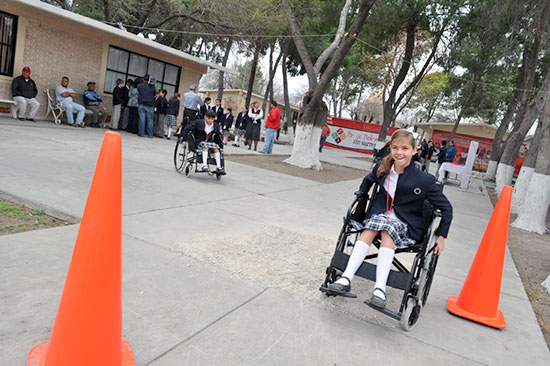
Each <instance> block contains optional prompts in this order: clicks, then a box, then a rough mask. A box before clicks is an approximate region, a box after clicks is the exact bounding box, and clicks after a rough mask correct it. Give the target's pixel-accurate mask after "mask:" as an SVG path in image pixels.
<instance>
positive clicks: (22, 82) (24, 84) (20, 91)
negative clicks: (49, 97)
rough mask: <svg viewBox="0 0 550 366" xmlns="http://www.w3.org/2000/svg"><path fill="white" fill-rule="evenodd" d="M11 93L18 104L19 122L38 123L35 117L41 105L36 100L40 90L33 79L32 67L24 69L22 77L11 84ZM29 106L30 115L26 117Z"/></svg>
mask: <svg viewBox="0 0 550 366" xmlns="http://www.w3.org/2000/svg"><path fill="white" fill-rule="evenodd" d="M11 92H12V94H13V100H15V102H16V103H17V109H18V112H19V113H18V115H19V120H21V121H24V120H25V119H26V120H27V121H32V122H36V121H35V120H34V116H36V112H38V108H39V107H40V103H38V101H37V100H36V99H35V98H36V95H37V94H38V89H37V88H36V84H35V83H34V80H33V79H31V69H30V67H24V68H23V71H22V73H21V75H19V76H18V77H16V78H15V79H13V82H12V83H11ZM27 105H29V106H30V107H31V111H30V113H29V114H28V115H27V117H25V113H26V112H27Z"/></svg>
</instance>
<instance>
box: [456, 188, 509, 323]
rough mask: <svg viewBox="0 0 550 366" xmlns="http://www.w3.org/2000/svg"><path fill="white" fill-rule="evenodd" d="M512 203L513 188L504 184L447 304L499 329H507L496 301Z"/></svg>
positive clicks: (479, 321)
mask: <svg viewBox="0 0 550 366" xmlns="http://www.w3.org/2000/svg"><path fill="white" fill-rule="evenodd" d="M511 203H512V187H511V186H504V188H503V189H502V192H501V193H500V197H499V199H498V202H497V205H496V206H495V209H494V211H493V214H492V215H491V220H489V225H488V226H487V229H486V230H485V234H484V235H483V239H482V240H481V244H480V245H479V248H478V250H477V254H476V257H475V258H474V262H473V263H472V267H471V268H470V272H469V273H468V277H466V281H464V285H463V286H462V290H461V291H460V295H459V296H458V298H457V297H456V296H449V301H448V303H447V310H449V311H450V312H451V313H453V314H455V315H458V316H461V317H463V318H467V319H470V320H473V321H476V322H478V323H481V324H485V325H488V326H491V327H494V328H499V329H502V328H506V322H505V321H504V315H503V314H502V312H501V311H499V310H498V301H499V298H500V285H501V281H502V266H503V265H504V253H505V249H506V240H507V238H508V223H509V221H510V205H511Z"/></svg>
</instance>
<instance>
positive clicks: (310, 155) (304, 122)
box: [285, 94, 328, 170]
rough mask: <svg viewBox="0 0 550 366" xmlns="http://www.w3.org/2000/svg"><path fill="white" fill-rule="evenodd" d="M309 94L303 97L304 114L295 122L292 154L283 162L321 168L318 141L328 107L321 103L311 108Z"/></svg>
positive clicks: (302, 166)
mask: <svg viewBox="0 0 550 366" xmlns="http://www.w3.org/2000/svg"><path fill="white" fill-rule="evenodd" d="M310 100H311V99H310V96H309V94H308V95H306V96H305V97H304V98H303V103H302V104H303V106H304V107H303V108H304V114H303V115H302V118H301V119H300V120H299V121H298V123H297V124H296V137H295V141H294V145H293V147H292V155H290V158H288V159H286V160H285V163H289V164H292V165H296V166H298V167H300V168H308V169H314V170H321V169H322V165H321V162H320V161H319V143H320V140H321V132H322V130H323V125H324V123H325V121H326V120H327V116H328V107H327V105H326V104H325V103H322V107H321V108H315V109H313V108H311V102H310Z"/></svg>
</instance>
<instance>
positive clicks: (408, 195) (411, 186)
mask: <svg viewBox="0 0 550 366" xmlns="http://www.w3.org/2000/svg"><path fill="white" fill-rule="evenodd" d="M379 166H380V165H379V164H378V165H376V166H375V167H374V169H373V170H372V172H371V173H370V174H368V175H367V176H366V177H365V178H364V179H363V182H362V183H361V186H360V188H359V190H360V191H361V192H364V193H365V194H366V193H367V192H368V191H369V190H370V188H371V187H372V185H373V184H374V183H375V182H376V183H378V184H379V185H380V191H379V193H378V194H377V195H376V197H375V200H374V202H373V203H372V206H371V209H370V211H369V212H368V213H367V215H366V217H365V219H364V220H363V221H362V222H360V223H357V222H356V223H355V225H354V226H356V229H358V230H360V229H372V230H376V231H382V230H386V231H387V232H388V234H390V236H391V237H392V239H393V240H394V243H395V245H396V246H397V247H401V246H406V245H411V244H414V243H415V242H417V241H420V240H421V239H422V234H423V232H422V230H423V225H424V220H423V217H422V211H423V210H422V206H423V204H424V200H425V199H427V200H428V201H429V202H430V203H431V204H432V205H433V206H434V207H435V208H436V209H440V210H441V215H442V218H441V222H440V224H439V227H438V228H437V229H436V230H435V234H436V235H439V236H443V237H445V238H446V237H447V234H448V233H449V228H450V226H451V221H452V218H453V208H452V206H451V204H450V202H449V200H448V199H447V198H446V197H445V196H444V195H443V193H442V192H441V189H440V188H439V186H438V185H437V184H436V180H435V178H434V176H433V175H431V174H428V173H426V172H423V171H421V170H419V169H417V168H416V167H415V166H414V164H413V163H411V164H409V165H408V166H407V167H406V168H405V169H404V172H403V173H402V174H399V175H397V173H395V178H396V179H395V180H394V181H393V185H394V186H393V187H392V183H391V176H390V182H388V174H384V175H382V176H381V177H377V175H376V173H377V171H378V168H379ZM390 173H391V172H390ZM392 188H393V189H394V192H393V198H392V197H391V194H390V192H388V190H390V191H392ZM389 207H391V214H390V215H389V216H390V219H389V220H388V212H387V210H388V208H389ZM399 222H401V223H402V224H404V226H403V225H400V224H399Z"/></svg>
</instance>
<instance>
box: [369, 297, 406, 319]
mask: <svg viewBox="0 0 550 366" xmlns="http://www.w3.org/2000/svg"><path fill="white" fill-rule="evenodd" d="M364 302H365V304H367V305H368V306H369V307H370V308H372V309H374V310H377V311H379V312H381V313H383V314H385V315H387V316H389V317H391V318H394V319H395V320H401V314H397V313H394V312H393V311H391V310H388V309H380V308H379V307H378V306H374V305H373V304H371V303H370V301H369V300H365V301H364Z"/></svg>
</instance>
